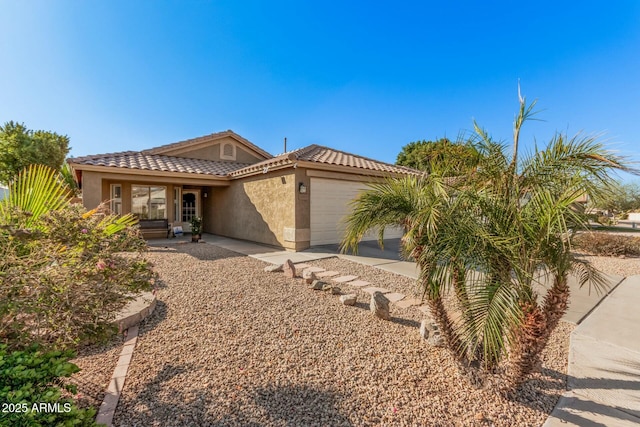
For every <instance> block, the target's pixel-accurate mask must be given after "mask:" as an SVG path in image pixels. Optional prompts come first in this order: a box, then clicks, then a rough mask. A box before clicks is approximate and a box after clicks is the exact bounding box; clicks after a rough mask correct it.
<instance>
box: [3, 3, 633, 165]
mask: <svg viewBox="0 0 640 427" xmlns="http://www.w3.org/2000/svg"><path fill="white" fill-rule="evenodd" d="M0 48H1V51H0V52H1V55H0V73H1V76H2V77H1V78H0V121H1V122H5V121H8V120H14V121H19V122H24V123H25V124H26V125H27V126H28V127H29V128H31V129H44V130H53V131H56V132H58V133H62V134H67V135H69V137H70V138H71V146H72V150H71V155H74V156H80V155H85V154H96V153H104V152H113V151H122V150H140V149H144V148H149V147H153V146H157V145H161V144H166V143H171V142H175V141H179V140H182V139H188V138H193V137H197V136H201V135H205V134H209V133H212V132H217V131H221V130H226V129H232V130H234V131H236V132H237V133H239V134H241V135H242V136H244V137H246V138H248V139H249V140H251V141H252V142H254V143H256V144H257V145H259V146H261V147H263V148H264V149H266V150H267V151H269V152H271V153H273V154H276V153H279V152H281V151H282V148H283V147H282V145H283V144H282V139H283V138H284V137H285V136H286V137H287V138H288V141H289V148H298V147H302V146H305V145H308V144H311V143H317V144H322V145H327V146H330V147H334V148H338V149H342V150H346V151H351V152H355V153H358V154H362V155H365V156H369V157H373V158H376V159H380V160H383V161H387V162H391V163H392V162H394V161H395V157H396V155H397V153H398V152H399V151H400V149H401V147H402V146H403V145H404V144H406V143H408V142H410V141H414V140H419V139H435V138H438V137H443V136H448V137H450V138H455V137H456V136H457V135H458V133H459V132H460V131H461V130H468V129H470V128H471V126H472V120H473V119H475V120H477V121H478V122H479V123H480V124H482V125H483V126H484V127H485V128H487V129H488V130H489V131H490V132H491V134H492V135H493V136H494V137H495V138H496V139H502V140H508V139H509V138H510V136H511V123H512V120H513V117H514V114H515V111H516V109H517V83H518V80H520V82H521V86H522V93H523V94H524V95H526V96H527V98H528V99H530V100H533V99H538V106H539V108H540V109H541V110H543V111H542V112H541V114H540V115H539V117H540V118H541V119H544V120H545V121H544V122H531V123H530V124H529V126H528V128H526V131H525V132H524V135H523V139H524V141H523V142H525V144H528V145H529V146H532V141H533V136H534V135H535V137H536V139H537V141H538V144H539V145H542V146H544V144H545V142H546V141H548V140H549V138H550V137H551V136H552V135H553V133H554V131H555V130H562V131H567V132H568V133H569V134H574V133H577V132H580V131H584V132H586V133H600V132H604V133H605V136H604V138H605V139H607V140H609V141H610V143H611V147H612V148H614V149H616V150H618V151H619V152H620V153H621V154H625V155H629V156H633V157H635V158H636V160H638V159H639V158H640V154H638V152H640V129H639V125H640V2H639V1H636V0H628V1H624V0H620V1H614V2H607V3H604V2H602V1H580V2H562V1H557V0H556V1H553V2H550V1H539V2H507V1H504V2H478V1H466V2H464V1H458V2H456V1H444V0H442V1H416V2H404V1H394V2H384V3H383V2H371V1H369V2H344V1H338V2H334V1H322V2H315V3H312V2H306V1H290V2H280V1H260V2H252V1H204V0H199V1H172V2H170V1H138V0H135V1H97V0H96V1H79V0H77V1H51V0H44V1H31V0H24V1H6V0H0Z"/></svg>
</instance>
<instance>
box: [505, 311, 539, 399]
mask: <svg viewBox="0 0 640 427" xmlns="http://www.w3.org/2000/svg"><path fill="white" fill-rule="evenodd" d="M521 306H522V312H523V319H522V324H520V325H518V326H516V330H515V332H514V334H513V335H514V336H513V342H512V345H511V357H510V360H509V365H508V368H507V378H506V387H505V391H506V392H512V391H515V389H516V388H517V387H518V386H519V385H520V384H521V383H522V382H523V381H524V380H525V378H526V377H527V376H528V375H529V374H530V373H531V372H533V371H534V369H535V368H536V367H537V366H538V365H539V363H538V360H539V358H538V356H539V353H540V350H541V349H543V348H544V346H541V342H542V341H544V337H545V333H546V317H545V315H544V313H543V312H542V310H541V309H540V307H539V306H538V305H537V304H536V303H535V301H533V302H523V303H521Z"/></svg>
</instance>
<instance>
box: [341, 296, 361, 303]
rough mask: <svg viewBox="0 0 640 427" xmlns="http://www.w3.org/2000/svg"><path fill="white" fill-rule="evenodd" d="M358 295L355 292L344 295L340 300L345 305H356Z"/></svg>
mask: <svg viewBox="0 0 640 427" xmlns="http://www.w3.org/2000/svg"><path fill="white" fill-rule="evenodd" d="M357 300H358V297H357V296H356V295H355V294H348V295H342V296H341V297H340V302H341V303H342V304H344V305H356V301H357Z"/></svg>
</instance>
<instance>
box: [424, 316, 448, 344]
mask: <svg viewBox="0 0 640 427" xmlns="http://www.w3.org/2000/svg"><path fill="white" fill-rule="evenodd" d="M420 336H421V337H422V338H424V339H425V340H427V342H428V343H429V344H430V345H432V346H435V347H442V346H443V345H444V338H443V337H442V335H441V334H440V328H438V325H437V324H436V323H435V322H434V321H433V319H431V318H425V319H422V323H420Z"/></svg>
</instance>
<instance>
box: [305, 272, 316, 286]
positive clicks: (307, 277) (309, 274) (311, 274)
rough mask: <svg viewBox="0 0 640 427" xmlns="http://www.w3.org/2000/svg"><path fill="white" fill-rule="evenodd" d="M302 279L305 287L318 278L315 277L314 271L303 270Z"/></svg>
mask: <svg viewBox="0 0 640 427" xmlns="http://www.w3.org/2000/svg"><path fill="white" fill-rule="evenodd" d="M302 278H303V279H304V280H305V282H306V283H307V285H310V284H312V283H313V282H314V281H315V280H318V277H317V276H316V273H315V272H314V271H310V270H304V271H303V272H302Z"/></svg>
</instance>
